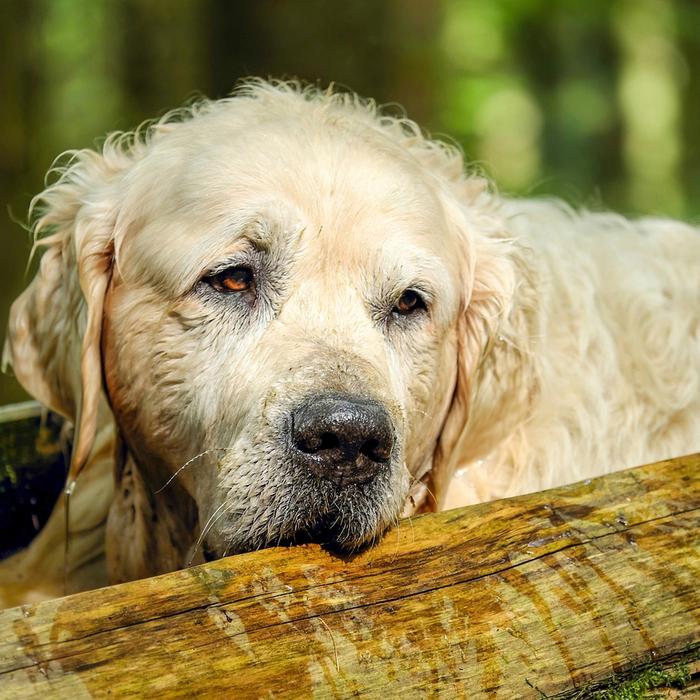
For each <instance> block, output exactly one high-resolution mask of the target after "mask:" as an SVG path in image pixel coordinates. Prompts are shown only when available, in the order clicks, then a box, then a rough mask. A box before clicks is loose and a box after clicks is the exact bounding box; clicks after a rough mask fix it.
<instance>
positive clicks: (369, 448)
mask: <svg viewBox="0 0 700 700" xmlns="http://www.w3.org/2000/svg"><path fill="white" fill-rule="evenodd" d="M360 454H363V455H364V456H365V457H369V458H370V459H371V460H373V461H375V462H387V461H388V460H389V457H390V456H391V449H390V448H387V445H386V444H380V442H379V440H367V442H365V444H364V445H362V447H361V448H360Z"/></svg>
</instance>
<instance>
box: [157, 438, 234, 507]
mask: <svg viewBox="0 0 700 700" xmlns="http://www.w3.org/2000/svg"><path fill="white" fill-rule="evenodd" d="M233 449H234V448H233V447H211V448H210V449H208V450H204V452H200V453H199V454H197V455H195V456H194V457H192V458H190V459H188V460H187V461H186V462H185V463H184V464H183V465H182V466H181V467H180V468H179V469H178V470H177V471H176V472H174V473H173V474H172V476H171V477H170V478H169V479H168V480H167V481H166V482H165V483H164V484H163V485H162V486H161V487H160V488H159V489H158V490H157V491H155V492H154V493H155V494H156V495H157V494H159V493H161V492H162V491H164V490H165V489H166V488H168V486H170V484H171V483H172V482H173V481H174V480H175V478H176V477H177V475H178V474H180V472H182V471H183V470H184V469H186V468H187V467H189V466H190V464H192V463H193V462H195V461H197V460H198V459H201V458H202V457H206V456H207V455H208V454H211V453H212V452H224V451H226V450H233Z"/></svg>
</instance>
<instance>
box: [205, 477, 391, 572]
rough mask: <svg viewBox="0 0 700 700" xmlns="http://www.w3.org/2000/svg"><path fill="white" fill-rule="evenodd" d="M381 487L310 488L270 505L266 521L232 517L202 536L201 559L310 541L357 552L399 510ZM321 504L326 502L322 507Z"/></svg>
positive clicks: (340, 551) (372, 541) (373, 540)
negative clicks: (249, 523) (246, 523)
mask: <svg viewBox="0 0 700 700" xmlns="http://www.w3.org/2000/svg"><path fill="white" fill-rule="evenodd" d="M381 491H382V489H377V488H372V487H367V486H362V485H351V486H349V487H347V488H345V489H344V490H343V491H342V492H341V493H338V492H334V493H333V497H332V498H319V497H318V496H319V494H318V493H313V494H311V495H310V496H309V497H307V498H298V499H296V501H295V502H292V503H289V504H285V506H284V507H281V508H280V507H277V508H274V509H273V510H274V513H275V517H274V519H273V520H272V521H270V520H269V519H268V520H267V522H266V521H265V520H266V519H265V518H260V519H259V520H258V521H257V522H256V523H255V524H254V525H253V527H252V528H249V529H247V530H245V529H243V528H241V527H240V523H237V522H236V519H235V517H234V518H232V519H231V521H230V522H229V523H227V524H226V525H224V527H222V529H221V530H220V531H219V532H217V533H210V535H209V536H208V537H207V538H206V539H205V540H204V544H203V553H204V558H205V559H206V560H208V561H211V560H213V559H220V558H221V557H224V556H229V555H232V554H242V553H244V552H250V551H253V550H257V549H264V548H266V547H278V546H282V547H285V546H286V547H289V546H293V545H298V544H310V543H315V544H320V545H322V546H323V547H324V548H326V549H328V550H329V551H331V552H333V553H335V554H338V555H341V556H347V555H351V554H355V553H358V552H360V551H362V550H364V549H367V548H368V547H371V546H373V545H374V544H376V543H377V542H378V541H379V540H380V539H381V538H382V536H383V535H384V533H385V532H386V530H387V528H388V527H389V525H390V524H391V522H395V521H396V520H397V519H398V516H399V510H400V509H399V507H398V505H397V506H396V507H394V506H392V505H391V501H393V500H395V499H390V498H389V497H388V496H387V495H386V494H384V495H382V494H381ZM324 495H327V494H324ZM290 500H291V499H290ZM397 502H398V501H397ZM400 502H401V503H402V502H403V501H402V500H400ZM324 503H325V504H330V505H326V507H323V506H322V505H321V504H324Z"/></svg>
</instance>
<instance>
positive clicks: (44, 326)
mask: <svg viewBox="0 0 700 700" xmlns="http://www.w3.org/2000/svg"><path fill="white" fill-rule="evenodd" d="M115 175H116V171H115V168H114V167H110V166H109V165H108V163H107V160H106V158H105V157H104V155H103V154H98V153H97V152H95V151H89V150H86V151H80V152H77V153H75V154H73V156H72V160H71V162H70V163H69V165H68V166H67V167H66V168H64V169H63V172H62V174H61V176H60V178H59V180H58V181H57V182H56V183H55V184H53V185H51V186H49V187H47V189H46V190H45V191H44V192H42V193H41V194H39V195H38V196H37V197H36V198H35V199H34V200H33V202H32V207H31V210H30V212H31V218H33V219H34V224H33V230H34V234H35V248H43V249H44V253H43V255H42V257H41V260H40V263H39V269H38V271H37V273H36V275H35V277H34V279H33V280H32V282H31V284H30V285H29V286H28V287H27V289H26V290H25V291H24V292H23V293H22V294H21V296H20V297H19V298H18V299H17V300H16V301H15V302H14V304H13V305H12V308H11V311H10V319H9V324H8V333H7V339H6V343H5V348H4V353H3V365H7V364H9V365H11V366H12V368H13V370H14V372H15V375H16V376H17V378H18V379H19V381H20V383H21V384H22V385H23V386H24V388H25V389H27V391H28V392H29V393H30V394H32V395H33V396H35V397H36V398H37V399H38V400H39V401H40V402H41V403H43V404H44V405H45V406H47V407H49V408H51V409H52V410H54V411H57V412H58V413H61V414H62V415H64V416H66V417H67V418H68V419H70V420H71V421H72V422H73V424H74V426H75V437H74V444H73V454H72V457H71V466H70V472H69V479H68V483H69V484H70V483H71V482H72V481H73V480H74V479H75V478H76V477H77V475H78V473H79V472H80V470H81V469H82V467H83V466H84V464H85V462H86V461H87V458H88V456H89V454H90V450H91V448H92V445H93V442H94V438H95V431H96V428H97V420H98V410H99V408H100V403H101V396H102V363H101V348H100V346H101V343H100V336H101V328H102V313H103V304H104V297H105V292H106V289H107V286H108V284H109V278H110V274H111V266H112V257H113V256H112V248H113V232H114V225H115V217H116V205H115V197H114V195H113V192H112V190H113V181H114V178H115Z"/></svg>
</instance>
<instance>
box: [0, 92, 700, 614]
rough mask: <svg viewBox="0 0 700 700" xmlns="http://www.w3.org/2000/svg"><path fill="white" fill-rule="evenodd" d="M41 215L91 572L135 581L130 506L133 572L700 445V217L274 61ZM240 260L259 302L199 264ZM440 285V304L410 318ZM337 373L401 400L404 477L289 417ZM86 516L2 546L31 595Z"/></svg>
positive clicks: (58, 390)
mask: <svg viewBox="0 0 700 700" xmlns="http://www.w3.org/2000/svg"><path fill="white" fill-rule="evenodd" d="M33 210H34V215H33V221H34V230H35V233H36V236H37V246H38V247H39V248H43V249H44V253H43V257H42V260H41V265H40V270H39V272H38V273H37V275H36V277H35V279H34V280H33V282H32V283H31V284H30V285H29V287H28V288H27V290H26V291H25V292H24V293H23V294H22V296H21V297H20V298H19V299H18V300H17V301H16V302H15V304H14V305H13V307H12V312H11V318H10V324H9V329H8V339H7V345H6V350H5V358H6V361H7V362H8V363H9V364H10V365H12V367H13V369H14V371H15V373H16V375H17V377H18V378H19V380H20V381H21V382H22V384H23V385H24V386H25V387H26V388H27V390H28V391H29V392H30V393H32V394H33V395H34V396H35V397H36V398H37V399H39V400H40V401H41V402H42V403H43V404H45V405H46V406H48V407H50V408H51V409H53V410H55V411H58V412H59V413H62V414H63V415H65V416H66V417H67V418H68V419H70V420H71V421H73V422H74V423H75V424H76V439H75V447H74V453H73V459H72V465H71V478H76V486H75V492H74V495H73V497H72V499H73V501H74V503H72V504H71V512H72V522H71V531H72V533H73V534H72V535H71V541H70V557H69V561H68V568H69V590H77V589H80V588H84V587H91V586H94V585H99V584H100V583H103V582H106V580H107V575H106V574H104V573H103V574H102V575H100V573H99V565H96V564H95V562H98V563H99V558H100V556H101V542H102V537H103V534H102V532H103V530H102V529H101V528H104V524H103V523H104V518H105V515H106V510H107V508H108V507H109V518H108V525H107V528H106V542H107V570H108V572H109V575H108V578H109V580H111V581H121V580H128V579H132V578H138V577H142V576H147V575H152V574H156V573H160V572H163V571H168V570H172V569H175V568H178V567H182V566H186V565H188V564H189V563H190V562H192V561H199V560H201V557H202V555H206V556H222V555H225V554H228V553H231V552H236V551H243V550H246V549H251V548H256V547H262V546H267V545H271V544H277V543H288V542H292V541H295V540H299V539H303V538H305V537H307V536H312V535H313V533H314V532H318V531H319V530H324V529H326V530H328V531H332V536H333V538H334V539H335V540H336V541H338V542H339V543H340V544H341V545H342V546H343V547H344V548H346V549H352V548H356V547H361V546H364V545H366V544H368V543H371V542H372V541H373V540H374V539H375V538H377V537H379V536H380V535H381V533H382V532H383V531H384V530H385V528H387V527H388V526H390V525H391V524H392V523H393V522H395V521H396V519H397V518H398V517H399V515H400V513H401V511H402V509H403V510H404V512H405V513H408V512H413V511H415V510H416V509H420V508H422V509H430V508H442V507H447V506H453V505H461V504H466V503H471V502H476V501H480V500H486V499H492V498H497V497H500V496H506V495H514V494H517V493H523V492H527V491H535V490H540V489H543V488H547V487H551V486H554V485H556V484H561V483H565V482H571V481H575V480H577V479H581V478H585V477H591V476H594V475H597V474H602V473H605V472H609V471H612V470H614V469H620V468H623V467H628V466H633V465H636V464H640V463H644V462H650V461H653V460H656V459H661V458H666V457H671V456H674V455H678V454H682V453H689V452H693V451H697V450H700V385H699V382H700V379H699V377H700V371H699V370H700V233H699V232H698V230H697V229H696V228H694V227H691V226H688V225H685V224H682V223H679V222H674V221H669V220H662V219H643V220H639V221H635V222H632V221H629V220H627V219H625V218H623V217H620V216H617V215H614V214H598V213H589V212H576V211H573V210H572V209H570V208H569V207H567V206H566V205H564V204H563V203H561V202H558V201H528V200H523V201H517V200H508V199H507V198H504V197H502V196H500V195H498V194H497V193H495V192H493V191H490V190H489V189H488V188H487V187H486V186H485V183H484V181H483V180H482V179H481V178H479V177H477V176H475V175H473V174H471V173H470V172H468V171H465V168H464V163H463V160H462V156H461V154H460V153H459V151H458V150H456V149H454V148H452V147H449V146H446V145H444V144H442V143H440V142H437V141H432V140H430V139H428V138H426V137H425V136H424V135H423V134H422V133H421V131H420V130H419V128H418V127H417V126H416V125H415V124H413V123H412V122H410V121H408V120H403V119H396V118H393V117H389V116H386V115H384V114H383V113H382V112H381V111H380V110H378V109H377V108H376V107H375V106H374V104H373V103H372V102H368V101H363V100H361V99H359V98H357V97H355V96H353V95H346V94H331V93H328V92H320V91H318V90H314V89H302V88H300V87H299V86H297V85H295V84H288V83H274V84H271V83H266V82H263V81H252V82H249V83H247V84H246V85H244V86H243V87H242V88H241V89H240V90H239V91H238V92H237V93H236V94H235V95H234V96H233V97H232V98H230V99H228V100H220V101H216V102H202V103H199V104H197V105H195V106H194V107H191V108H187V109H185V110H180V111H177V112H174V113H171V114H169V115H167V116H166V117H164V118H163V119H161V120H160V121H158V122H156V123H154V124H152V125H151V126H149V127H147V128H145V129H143V130H142V131H141V132H139V133H137V134H135V135H134V134H125V135H119V134H117V135H112V136H110V137H108V139H107V140H106V141H105V143H104V145H103V147H102V148H101V149H100V151H99V152H98V151H92V150H85V151H79V152H76V153H74V154H72V156H71V159H70V161H69V162H68V164H67V165H66V166H65V167H63V169H62V170H60V175H59V179H58V180H57V182H56V183H55V184H53V185H51V186H49V187H48V188H47V189H46V190H45V191H44V192H43V193H41V194H40V195H38V197H37V198H36V200H35V202H34V204H33ZM256 237H257V239H259V240H258V249H257V251H258V252H252V250H253V249H252V248H250V246H249V247H248V248H245V246H244V245H243V243H242V241H243V240H244V239H256ZM246 245H248V244H247V243H246ZM244 248H245V250H244ZM261 250H262V252H260V251H261ZM246 251H247V252H246ZM227 255H233V256H234V257H235V256H236V255H238V256H241V255H243V256H245V255H247V256H248V257H249V258H250V259H251V260H253V263H254V264H255V265H258V266H259V270H260V279H261V280H266V282H265V284H266V285H267V286H266V287H265V289H264V290H263V289H261V290H260V295H259V297H258V302H259V303H258V305H257V306H254V307H250V308H244V307H240V306H239V307H233V306H231V304H230V303H229V304H228V305H226V304H225V303H224V302H223V301H222V300H221V299H217V298H215V296H213V295H211V293H210V292H209V291H208V290H207V289H206V288H205V287H202V286H201V284H199V282H198V280H199V279H200V277H201V276H202V274H203V273H204V271H205V270H206V269H207V266H208V265H211V264H212V263H215V262H217V261H219V262H220V261H221V260H222V259H225V258H226V256H227ZM256 256H257V257H256ZM253 263H251V264H253ZM256 269H257V268H256ZM417 280H418V281H420V282H421V283H422V284H424V285H425V286H426V287H428V289H427V294H428V296H430V297H431V304H430V314H429V316H427V317H423V318H422V319H420V322H418V321H416V322H415V323H413V325H407V324H406V323H404V322H401V323H404V325H399V321H397V320H396V319H393V318H392V317H390V315H389V314H388V312H387V309H388V308H390V305H391V303H392V301H391V300H392V299H395V298H396V295H397V294H398V293H400V292H401V291H402V290H403V289H405V288H406V287H408V286H411V285H414V284H416V283H417ZM229 301H230V300H229ZM319 390H325V391H343V392H349V393H356V394H359V395H363V396H368V397H371V398H372V399H373V400H377V401H380V402H381V403H382V404H383V405H384V406H386V408H387V410H388V411H389V413H390V415H391V417H392V421H393V423H394V426H395V430H396V441H397V445H398V448H397V449H396V450H395V454H394V458H393V460H392V462H391V466H390V469H389V470H388V471H387V472H386V473H384V474H382V476H381V477H380V478H379V479H378V480H377V481H376V482H374V483H372V484H370V485H366V486H363V487H353V488H352V489H349V490H346V491H344V492H342V493H339V492H337V491H334V490H333V489H331V488H330V486H329V485H328V484H319V483H318V482H317V481H314V480H313V479H311V478H310V476H309V475H308V474H304V473H302V472H300V471H299V469H297V468H296V465H295V463H294V459H293V456H290V453H289V452H288V450H287V449H286V448H285V447H284V439H283V438H282V437H280V435H281V431H283V426H284V421H285V416H286V415H288V413H289V411H290V410H291V409H292V408H293V407H294V406H295V405H297V404H298V403H299V402H300V401H303V400H306V399H308V398H309V397H310V396H313V394H314V392H318V391H319ZM96 436H97V437H96ZM108 455H109V456H108ZM113 455H116V457H114V456H113ZM183 464H186V465H187V466H186V468H184V469H183V468H182V465H183ZM455 473H457V477H456V478H453V477H454V475H455ZM173 476H174V477H175V478H173ZM90 484H92V486H90ZM166 484H167V486H166V487H165V488H163V487H164V486H165V485H166ZM95 493H99V494H100V498H98V499H96V498H95V497H94V494H95ZM110 503H111V506H110ZM63 508H64V502H63V499H62V500H61V501H60V502H59V504H58V506H57V509H56V512H55V513H54V515H53V516H52V519H51V520H50V522H49V524H48V526H47V527H46V528H45V530H44V531H42V533H41V534H40V535H39V536H38V537H37V539H36V540H35V542H34V543H33V544H32V546H31V547H30V548H28V550H26V551H25V552H22V553H20V554H19V555H17V556H16V557H14V558H12V559H10V560H8V561H6V562H4V563H3V565H2V566H1V567H0V584H1V585H2V586H3V590H4V592H5V598H6V600H7V601H8V602H17V601H18V600H21V599H26V598H28V597H31V595H35V594H36V595H39V594H46V595H57V594H58V593H60V592H61V590H62V583H61V580H62V575H63V556H62V554H63V552H62V548H58V547H57V546H56V542H59V541H60V540H61V533H62V513H63ZM87 521H90V527H88V528H85V527H83V525H84V524H85V522H87ZM205 528H206V529H205ZM88 564H89V565H90V566H91V567H92V568H89V566H88ZM88 570H89V571H90V572H92V573H91V575H90V576H87V575H86V572H87V571H88Z"/></svg>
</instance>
